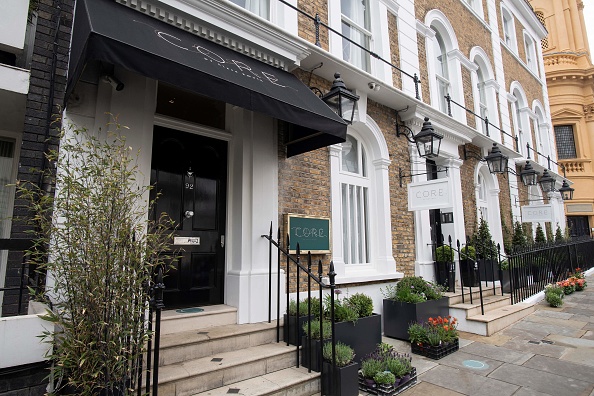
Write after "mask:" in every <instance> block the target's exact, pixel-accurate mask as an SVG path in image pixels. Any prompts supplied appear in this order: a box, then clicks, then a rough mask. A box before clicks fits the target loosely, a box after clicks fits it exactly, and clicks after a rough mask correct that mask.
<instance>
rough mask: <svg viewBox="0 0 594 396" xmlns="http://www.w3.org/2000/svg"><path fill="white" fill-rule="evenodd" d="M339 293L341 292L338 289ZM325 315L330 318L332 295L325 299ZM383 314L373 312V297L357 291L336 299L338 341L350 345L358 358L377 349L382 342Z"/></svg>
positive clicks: (336, 332)
mask: <svg viewBox="0 0 594 396" xmlns="http://www.w3.org/2000/svg"><path fill="white" fill-rule="evenodd" d="M335 293H336V294H337V295H340V294H341V291H340V290H336V291H335ZM325 306H326V312H325V315H326V316H325V317H326V319H329V318H330V316H329V307H330V296H329V295H327V296H326V300H325ZM381 318H382V317H381V315H378V314H374V313H373V300H371V297H369V296H367V295H365V294H362V293H356V294H353V295H352V296H350V297H346V298H343V299H340V298H336V299H335V300H334V321H335V324H334V331H335V335H336V336H335V338H336V341H340V342H342V343H344V344H347V345H350V346H351V348H353V350H354V351H355V356H357V357H356V359H357V360H361V358H362V357H363V356H365V355H367V354H369V353H371V352H373V350H374V349H375V347H376V346H377V344H379V343H380V342H382V319H381Z"/></svg>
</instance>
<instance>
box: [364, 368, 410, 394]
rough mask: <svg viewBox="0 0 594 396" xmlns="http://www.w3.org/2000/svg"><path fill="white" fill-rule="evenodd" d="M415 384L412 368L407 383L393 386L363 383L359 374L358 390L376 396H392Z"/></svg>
mask: <svg viewBox="0 0 594 396" xmlns="http://www.w3.org/2000/svg"><path fill="white" fill-rule="evenodd" d="M416 384H417V369H416V368H414V367H413V369H412V372H411V373H410V378H409V379H408V380H407V381H403V382H398V380H397V383H396V384H394V385H390V386H386V385H377V384H369V383H367V382H366V381H365V379H364V378H363V376H362V375H361V374H359V389H360V390H362V391H363V392H367V393H371V394H372V395H378V396H394V395H397V394H399V393H401V392H404V391H405V390H407V389H409V388H411V387H413V386H415V385H416Z"/></svg>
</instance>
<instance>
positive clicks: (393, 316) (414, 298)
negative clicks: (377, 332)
mask: <svg viewBox="0 0 594 396" xmlns="http://www.w3.org/2000/svg"><path fill="white" fill-rule="evenodd" d="M381 292H382V294H383V296H384V301H383V304H384V305H383V306H384V314H383V316H384V335H385V336H386V337H392V338H398V339H401V340H408V331H407V330H408V326H409V324H411V323H417V322H421V321H425V320H427V319H428V318H429V317H431V316H438V315H441V316H447V315H448V314H449V305H448V298H447V297H444V296H443V287H441V286H439V285H436V284H435V283H432V282H427V281H426V280H424V279H423V278H421V277H418V276H409V277H404V278H402V279H401V280H400V281H399V282H398V283H397V284H396V286H391V285H388V286H387V287H386V288H385V289H381Z"/></svg>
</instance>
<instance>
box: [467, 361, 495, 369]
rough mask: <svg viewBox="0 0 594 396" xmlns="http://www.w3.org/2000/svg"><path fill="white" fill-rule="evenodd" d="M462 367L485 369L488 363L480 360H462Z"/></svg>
mask: <svg viewBox="0 0 594 396" xmlns="http://www.w3.org/2000/svg"><path fill="white" fill-rule="evenodd" d="M462 364H463V365H464V367H468V368H471V369H475V370H486V369H488V368H489V365H488V364H487V363H485V362H481V361H480V360H465V361H463V362H462Z"/></svg>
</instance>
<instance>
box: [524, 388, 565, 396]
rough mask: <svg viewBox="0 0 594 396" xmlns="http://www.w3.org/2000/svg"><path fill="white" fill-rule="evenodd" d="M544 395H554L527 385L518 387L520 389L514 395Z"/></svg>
mask: <svg viewBox="0 0 594 396" xmlns="http://www.w3.org/2000/svg"><path fill="white" fill-rule="evenodd" d="M542 395H545V396H549V395H550V396H553V395H551V394H550V393H544V392H540V391H537V390H535V389H530V388H525V387H522V388H520V389H518V391H517V392H516V393H514V396H542ZM555 396H558V395H555Z"/></svg>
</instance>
